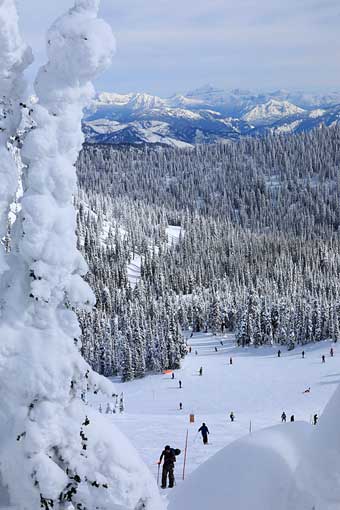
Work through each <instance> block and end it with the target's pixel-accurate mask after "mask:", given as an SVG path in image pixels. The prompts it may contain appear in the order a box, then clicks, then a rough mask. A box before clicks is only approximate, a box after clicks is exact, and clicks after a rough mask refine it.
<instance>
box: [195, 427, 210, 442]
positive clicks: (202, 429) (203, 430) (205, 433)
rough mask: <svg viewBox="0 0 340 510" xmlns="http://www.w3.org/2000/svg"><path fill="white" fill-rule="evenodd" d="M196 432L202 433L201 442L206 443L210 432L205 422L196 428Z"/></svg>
mask: <svg viewBox="0 0 340 510" xmlns="http://www.w3.org/2000/svg"><path fill="white" fill-rule="evenodd" d="M198 432H200V433H201V434H202V439H203V444H207V443H208V434H210V432H209V429H208V427H207V426H206V424H205V423H202V426H201V427H200V428H199V429H198Z"/></svg>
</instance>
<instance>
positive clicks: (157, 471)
mask: <svg viewBox="0 0 340 510" xmlns="http://www.w3.org/2000/svg"><path fill="white" fill-rule="evenodd" d="M157 464H158V470H157V486H159V469H160V467H161V465H160V463H159V462H157Z"/></svg>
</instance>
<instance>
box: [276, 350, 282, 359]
mask: <svg viewBox="0 0 340 510" xmlns="http://www.w3.org/2000/svg"><path fill="white" fill-rule="evenodd" d="M277 357H278V358H281V351H280V349H279V350H278V351H277Z"/></svg>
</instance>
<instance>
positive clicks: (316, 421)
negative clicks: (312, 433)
mask: <svg viewBox="0 0 340 510" xmlns="http://www.w3.org/2000/svg"><path fill="white" fill-rule="evenodd" d="M317 423H318V415H317V414H314V416H313V425H316V424H317Z"/></svg>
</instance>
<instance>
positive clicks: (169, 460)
mask: <svg viewBox="0 0 340 510" xmlns="http://www.w3.org/2000/svg"><path fill="white" fill-rule="evenodd" d="M220 343H221V345H222V346H223V341H221V342H220ZM189 352H191V347H190V350H189ZM215 352H217V347H215ZM197 354H198V352H197V351H195V355H197ZM277 356H278V358H280V357H281V350H280V349H279V350H278V352H277ZM301 356H302V358H305V351H302V352H301ZM330 356H331V357H333V356H334V350H333V348H332V347H331V349H330ZM321 360H322V363H325V361H326V358H325V355H324V354H323V355H322V356H321ZM229 364H230V365H232V364H233V358H232V357H230V359H229ZM198 374H199V375H200V376H202V375H203V367H202V366H201V367H200V368H199V371H198ZM171 378H172V379H174V378H175V374H174V372H173V373H172V374H171ZM178 387H179V388H180V389H181V388H182V381H181V380H179V381H178ZM309 392H310V388H308V389H307V390H305V391H304V392H303V393H309ZM179 409H180V410H182V409H183V404H182V402H180V403H179ZM229 418H230V421H231V422H233V421H234V420H235V415H234V413H233V411H231V413H230V415H229ZM318 419H319V418H318V414H317V413H315V414H314V415H313V424H314V425H316V424H317V422H318ZM281 421H282V423H286V422H287V415H286V413H285V411H283V412H282V414H281ZM290 421H291V422H294V421H295V415H294V414H292V415H291V416H290ZM197 433H198V434H199V433H201V436H202V441H203V444H204V445H206V444H208V435H209V434H210V432H209V429H208V427H207V425H206V424H205V423H204V422H203V423H202V425H201V426H200V428H199V429H198V431H197ZM180 453H181V450H179V449H176V448H171V447H170V446H169V445H166V446H165V448H164V450H163V451H162V454H161V456H160V458H159V461H158V465H159V466H160V465H161V463H162V461H163V469H162V483H161V487H162V489H166V488H167V482H168V481H169V484H168V487H169V488H172V487H173V486H174V484H175V476H174V469H175V462H176V457H177V456H178V455H179V454H180Z"/></svg>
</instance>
